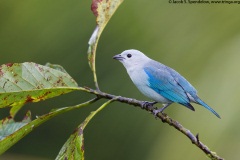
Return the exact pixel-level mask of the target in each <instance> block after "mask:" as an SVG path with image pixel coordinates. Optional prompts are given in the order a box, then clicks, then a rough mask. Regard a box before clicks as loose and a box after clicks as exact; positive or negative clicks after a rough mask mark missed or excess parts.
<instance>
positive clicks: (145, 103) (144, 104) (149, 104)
mask: <svg viewBox="0 0 240 160" xmlns="http://www.w3.org/2000/svg"><path fill="white" fill-rule="evenodd" d="M156 103H158V102H156V101H154V102H148V101H144V102H143V103H142V106H141V107H142V108H147V109H148V108H149V107H151V108H150V109H155V108H152V107H153V105H154V104H156Z"/></svg>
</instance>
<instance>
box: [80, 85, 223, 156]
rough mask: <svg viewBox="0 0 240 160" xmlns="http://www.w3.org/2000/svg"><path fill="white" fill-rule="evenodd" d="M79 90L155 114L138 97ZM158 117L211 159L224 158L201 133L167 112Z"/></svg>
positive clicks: (86, 88)
mask: <svg viewBox="0 0 240 160" xmlns="http://www.w3.org/2000/svg"><path fill="white" fill-rule="evenodd" d="M79 90H83V91H86V92H88V93H91V94H94V95H96V96H97V97H98V98H105V99H114V100H115V101H119V102H122V103H127V104H130V105H133V106H136V107H140V108H142V109H144V110H146V111H148V112H150V113H152V115H153V116H155V115H154V112H153V111H154V107H153V106H152V105H148V106H145V104H146V102H145V101H139V100H136V99H132V98H127V97H121V96H116V95H112V94H108V93H104V92H101V91H98V90H94V89H91V88H88V87H84V88H81V87H79ZM156 118H159V119H161V120H162V122H163V123H167V124H169V125H170V126H173V127H174V128H176V129H177V130H178V131H180V132H181V133H183V134H184V135H185V136H186V137H188V138H189V139H190V141H191V142H192V143H193V144H195V145H196V146H197V147H198V148H199V149H201V150H202V151H203V152H204V153H205V154H206V155H207V156H208V157H209V158H210V159H212V160H224V159H223V158H221V157H219V156H218V155H217V153H216V152H213V151H211V150H210V149H209V148H208V147H207V146H206V145H205V144H203V143H202V142H201V141H200V140H199V135H198V134H197V135H196V136H195V135H194V134H193V133H192V132H191V131H190V130H188V129H187V128H185V127H183V125H181V124H180V123H179V122H178V121H176V120H174V119H172V118H171V117H169V116H168V115H167V114H166V113H158V114H157V115H156Z"/></svg>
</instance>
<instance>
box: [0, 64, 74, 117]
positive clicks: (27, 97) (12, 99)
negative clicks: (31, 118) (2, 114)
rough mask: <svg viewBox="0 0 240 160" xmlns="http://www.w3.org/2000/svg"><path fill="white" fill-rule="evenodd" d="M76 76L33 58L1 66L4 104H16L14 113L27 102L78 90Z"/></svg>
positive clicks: (0, 94)
mask: <svg viewBox="0 0 240 160" xmlns="http://www.w3.org/2000/svg"><path fill="white" fill-rule="evenodd" d="M77 86H78V85H77V83H76V82H75V81H74V80H73V78H72V77H71V76H70V75H69V74H67V73H65V72H62V71H60V70H56V69H53V68H50V67H46V66H42V65H39V64H36V63H32V62H25V63H13V64H11V65H10V64H4V65H1V66H0V108H4V107H7V106H10V107H13V108H12V110H11V111H10V114H11V116H12V117H14V116H15V114H16V113H17V111H18V110H19V109H20V108H21V106H23V105H24V104H25V103H27V102H38V101H41V100H45V99H48V98H52V97H56V96H59V95H62V94H65V93H68V92H71V91H73V90H76V88H77Z"/></svg>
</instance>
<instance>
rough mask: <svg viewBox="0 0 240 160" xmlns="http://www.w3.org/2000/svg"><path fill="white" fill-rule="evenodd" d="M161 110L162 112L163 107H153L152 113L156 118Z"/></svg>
mask: <svg viewBox="0 0 240 160" xmlns="http://www.w3.org/2000/svg"><path fill="white" fill-rule="evenodd" d="M162 112H163V108H160V109H154V110H153V115H154V116H155V118H157V114H158V113H162Z"/></svg>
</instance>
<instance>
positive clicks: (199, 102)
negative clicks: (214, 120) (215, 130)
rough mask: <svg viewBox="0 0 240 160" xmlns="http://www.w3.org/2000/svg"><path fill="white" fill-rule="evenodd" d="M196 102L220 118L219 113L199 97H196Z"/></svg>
mask: <svg viewBox="0 0 240 160" xmlns="http://www.w3.org/2000/svg"><path fill="white" fill-rule="evenodd" d="M196 102H197V103H198V104H200V105H202V106H203V107H205V108H207V109H208V110H209V111H211V112H212V113H213V114H215V115H216V116H217V117H218V118H220V119H221V117H220V116H219V114H218V113H217V112H216V111H214V110H213V109H212V108H211V107H210V106H208V105H207V104H206V103H205V102H203V101H202V100H201V99H200V98H197V100H196Z"/></svg>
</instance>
